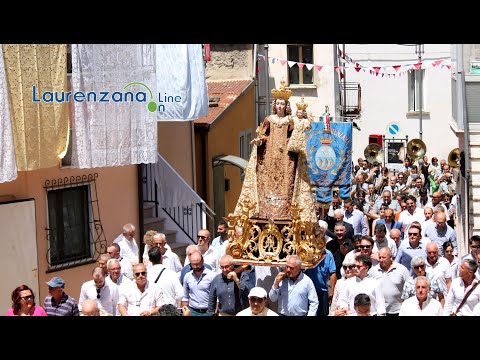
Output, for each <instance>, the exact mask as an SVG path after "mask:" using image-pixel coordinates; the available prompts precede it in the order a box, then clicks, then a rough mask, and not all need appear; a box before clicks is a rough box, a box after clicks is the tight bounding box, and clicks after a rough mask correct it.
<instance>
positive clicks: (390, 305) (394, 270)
mask: <svg viewBox="0 0 480 360" xmlns="http://www.w3.org/2000/svg"><path fill="white" fill-rule="evenodd" d="M369 274H371V275H370V276H371V277H373V278H374V279H377V280H379V281H380V285H381V289H382V292H383V297H384V298H385V307H386V310H387V313H386V315H387V316H398V313H399V311H400V306H401V305H402V301H403V300H402V289H403V285H404V284H405V281H407V280H408V278H409V277H410V273H409V272H408V270H407V268H406V267H405V266H403V265H402V264H398V263H396V262H394V261H393V257H392V253H391V251H390V249H389V248H388V247H383V248H381V249H380V251H379V252H378V264H377V265H375V266H373V267H372V269H371V270H370V272H369Z"/></svg>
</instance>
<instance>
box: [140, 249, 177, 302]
mask: <svg viewBox="0 0 480 360" xmlns="http://www.w3.org/2000/svg"><path fill="white" fill-rule="evenodd" d="M148 258H149V260H150V262H151V263H152V267H151V268H150V270H148V275H147V280H148V281H149V282H150V283H151V284H156V286H159V287H160V288H161V289H162V292H163V299H164V302H165V304H172V305H175V306H176V307H177V308H179V307H181V301H182V297H183V286H182V284H180V280H179V279H178V275H177V273H175V272H174V271H172V270H170V269H167V268H166V267H165V266H163V265H162V254H161V252H160V248H158V247H154V248H151V249H150V250H149V251H148Z"/></svg>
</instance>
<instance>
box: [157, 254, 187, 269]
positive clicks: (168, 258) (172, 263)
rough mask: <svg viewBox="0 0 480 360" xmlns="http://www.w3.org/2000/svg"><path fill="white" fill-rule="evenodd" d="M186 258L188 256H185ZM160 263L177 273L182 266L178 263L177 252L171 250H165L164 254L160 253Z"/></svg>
mask: <svg viewBox="0 0 480 360" xmlns="http://www.w3.org/2000/svg"><path fill="white" fill-rule="evenodd" d="M187 258H188V256H187ZM162 264H163V266H165V267H166V268H167V269H170V270H172V271H173V272H176V273H179V272H181V271H182V269H183V266H182V264H181V263H180V259H179V257H178V255H177V254H175V253H174V252H173V251H172V250H167V251H166V252H165V254H163V255H162Z"/></svg>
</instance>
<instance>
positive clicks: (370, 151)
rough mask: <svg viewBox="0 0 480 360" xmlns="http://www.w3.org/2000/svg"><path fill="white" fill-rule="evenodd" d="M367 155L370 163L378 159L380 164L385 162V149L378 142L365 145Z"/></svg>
mask: <svg viewBox="0 0 480 360" xmlns="http://www.w3.org/2000/svg"><path fill="white" fill-rule="evenodd" d="M363 154H364V155H365V160H367V161H368V162H369V163H370V164H373V162H374V161H377V162H378V163H379V164H380V163H383V149H382V148H381V147H380V146H379V145H377V144H370V145H367V146H366V147H365V150H363Z"/></svg>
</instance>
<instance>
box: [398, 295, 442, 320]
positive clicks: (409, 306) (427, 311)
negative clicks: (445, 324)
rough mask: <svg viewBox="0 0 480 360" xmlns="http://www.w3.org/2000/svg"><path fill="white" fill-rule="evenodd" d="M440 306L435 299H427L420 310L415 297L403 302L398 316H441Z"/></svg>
mask: <svg viewBox="0 0 480 360" xmlns="http://www.w3.org/2000/svg"><path fill="white" fill-rule="evenodd" d="M442 314H443V309H442V304H441V303H440V301H438V300H437V299H434V298H431V297H427V300H425V301H424V302H423V304H422V307H421V308H420V304H419V302H418V299H417V297H416V296H412V297H410V298H408V299H407V300H405V301H404V302H403V303H402V306H401V307H400V312H399V313H398V316H442Z"/></svg>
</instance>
